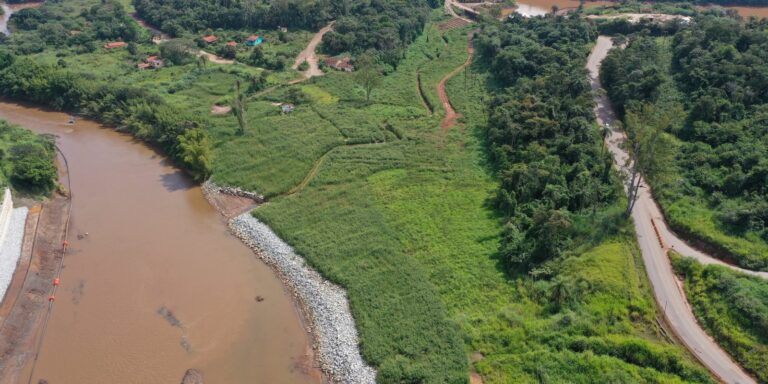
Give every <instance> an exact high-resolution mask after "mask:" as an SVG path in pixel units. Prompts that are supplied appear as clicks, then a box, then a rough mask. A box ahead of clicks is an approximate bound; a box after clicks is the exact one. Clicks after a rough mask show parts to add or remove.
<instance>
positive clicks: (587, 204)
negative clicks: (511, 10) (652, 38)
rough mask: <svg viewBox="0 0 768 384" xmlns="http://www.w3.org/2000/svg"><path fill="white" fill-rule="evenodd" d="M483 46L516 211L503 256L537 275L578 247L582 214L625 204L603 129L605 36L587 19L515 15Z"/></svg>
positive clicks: (507, 204) (495, 139)
mask: <svg viewBox="0 0 768 384" xmlns="http://www.w3.org/2000/svg"><path fill="white" fill-rule="evenodd" d="M515 19H516V20H515V22H512V23H506V24H504V26H503V27H502V28H501V29H498V30H496V29H495V27H490V28H489V30H487V31H486V33H484V34H482V35H481V37H480V38H479V39H478V40H477V46H478V49H479V52H480V54H481V57H482V58H483V60H486V61H487V62H488V64H489V66H490V68H491V70H492V73H494V74H495V77H496V80H497V81H498V82H499V83H501V84H503V85H505V86H507V87H508V88H506V91H504V92H500V93H498V94H497V95H496V96H495V97H494V98H493V100H491V102H490V111H489V114H490V117H489V120H490V121H489V127H488V130H487V132H486V134H487V139H488V143H489V146H490V148H491V153H492V157H493V160H494V161H495V162H496V164H497V167H498V169H499V171H498V173H499V177H500V178H501V188H500V189H499V193H498V197H497V199H496V205H497V206H498V208H499V209H500V210H501V211H502V212H504V213H505V214H506V215H507V225H506V227H505V233H504V244H503V249H502V253H503V254H504V255H505V256H506V259H507V261H508V262H509V263H510V264H511V265H512V266H513V267H514V268H516V269H523V270H526V271H527V270H530V269H532V268H535V267H537V266H539V265H540V264H541V263H543V262H545V261H547V260H549V259H553V258H557V257H558V256H559V255H561V254H563V253H565V252H567V250H568V249H569V248H572V244H570V243H571V240H572V237H573V235H574V228H573V220H574V216H575V215H589V214H592V213H594V211H595V209H597V208H599V207H602V206H605V205H607V204H611V203H612V202H614V201H616V199H617V196H618V191H617V189H616V183H615V180H614V179H612V175H613V174H612V172H611V160H610V157H608V154H607V153H606V152H605V151H604V150H602V149H601V146H600V144H599V143H600V134H599V132H598V130H596V129H595V128H594V123H593V120H594V116H593V112H592V105H593V103H592V96H591V93H590V87H589V84H588V83H587V77H586V75H585V72H584V69H583V68H584V62H585V60H586V54H587V50H586V49H585V47H586V46H587V44H589V43H590V42H591V41H593V40H594V39H595V38H596V36H597V34H596V31H595V30H594V28H593V27H592V26H591V25H590V24H588V23H586V22H584V21H582V20H580V19H579V18H569V19H563V20H561V21H560V22H559V23H557V24H555V25H556V27H554V28H553V25H552V23H548V22H546V21H543V20H541V19H524V18H522V17H520V16H516V17H515Z"/></svg>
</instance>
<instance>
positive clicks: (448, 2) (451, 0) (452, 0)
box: [443, 0, 477, 23]
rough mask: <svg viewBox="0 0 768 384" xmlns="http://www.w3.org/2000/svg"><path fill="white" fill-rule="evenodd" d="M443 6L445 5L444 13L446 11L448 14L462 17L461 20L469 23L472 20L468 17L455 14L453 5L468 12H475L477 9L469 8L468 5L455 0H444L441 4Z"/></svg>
mask: <svg viewBox="0 0 768 384" xmlns="http://www.w3.org/2000/svg"><path fill="white" fill-rule="evenodd" d="M443 7H445V13H447V14H448V15H451V16H453V17H457V18H459V19H462V20H464V21H466V22H470V23H471V22H472V20H470V19H468V18H466V17H464V16H462V15H459V14H457V13H456V10H454V8H453V7H456V8H459V9H461V10H462V11H464V12H465V13H466V12H469V13H472V14H477V11H475V10H474V9H472V8H470V7H468V6H466V5H464V4H462V3H460V2H458V1H456V0H445V3H444V4H443Z"/></svg>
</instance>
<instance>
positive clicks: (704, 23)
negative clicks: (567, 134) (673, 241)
mask: <svg viewBox="0 0 768 384" xmlns="http://www.w3.org/2000/svg"><path fill="white" fill-rule="evenodd" d="M766 23H767V22H766V21H750V22H748V23H746V24H740V23H738V22H737V21H735V20H732V19H728V18H715V17H704V18H701V19H699V20H698V21H697V22H696V23H694V24H693V25H691V26H690V27H688V28H684V29H682V30H680V31H679V32H677V33H676V34H675V35H674V38H673V39H672V41H671V44H670V43H669V40H662V41H665V42H666V43H664V44H663V45H659V43H658V41H656V40H654V39H650V38H647V37H636V38H634V39H632V41H631V42H630V44H629V46H628V47H627V49H625V50H614V51H613V52H612V53H611V54H610V55H609V56H608V58H606V60H605V62H604V63H603V67H602V68H603V69H602V73H601V77H602V80H603V83H604V84H606V86H607V88H608V93H609V95H610V97H611V99H612V100H613V102H614V104H615V105H616V106H617V107H618V109H619V111H620V112H622V113H623V112H625V111H627V110H630V109H634V110H640V105H641V104H655V105H656V106H657V107H665V106H668V105H670V104H677V105H680V106H681V107H682V109H683V110H684V113H683V114H681V116H680V117H679V120H678V121H676V122H674V123H673V124H672V125H671V126H669V127H668V129H667V130H668V132H669V133H671V134H673V135H674V136H675V137H676V138H677V139H679V141H680V142H679V148H678V152H677V156H676V161H675V164H670V165H671V166H672V165H674V166H676V168H677V170H678V171H679V176H678V177H677V178H675V179H673V180H670V181H668V182H667V183H663V184H660V183H655V185H654V186H655V187H656V190H655V193H656V194H657V196H658V197H659V198H660V200H661V202H662V205H663V207H664V210H665V212H666V213H667V215H668V216H669V220H670V222H671V223H672V225H673V226H675V227H676V229H678V230H680V231H682V232H685V233H687V234H690V235H693V236H694V237H696V238H698V239H701V240H704V241H707V242H709V243H711V244H710V245H711V246H712V247H713V248H715V249H714V250H715V251H718V252H719V253H721V254H723V256H724V257H729V258H733V259H735V261H737V262H738V263H739V264H740V265H742V266H745V267H747V268H754V269H766V268H768V159H767V158H766V156H765V154H766V153H768V131H766V130H765V124H766V121H767V120H766V116H768V114H766V113H767V112H768V96H766V95H768V77H766V75H765V73H764V72H765V68H768V56H766V54H765V53H766V52H768V33H766V32H765V28H766V25H767V24H766ZM657 109H658V108H657ZM643 118H648V116H643ZM650 176H651V178H652V176H653V175H650ZM652 181H653V180H652Z"/></svg>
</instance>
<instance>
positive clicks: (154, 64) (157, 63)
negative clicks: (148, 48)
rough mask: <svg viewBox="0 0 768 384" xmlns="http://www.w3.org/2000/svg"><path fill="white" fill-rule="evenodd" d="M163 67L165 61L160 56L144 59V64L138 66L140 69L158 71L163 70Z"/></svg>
mask: <svg viewBox="0 0 768 384" xmlns="http://www.w3.org/2000/svg"><path fill="white" fill-rule="evenodd" d="M163 65H165V60H163V59H161V58H160V57H158V56H149V57H147V58H146V59H144V62H143V63H139V64H136V67H137V68H139V69H150V68H152V69H158V68H162V67H163Z"/></svg>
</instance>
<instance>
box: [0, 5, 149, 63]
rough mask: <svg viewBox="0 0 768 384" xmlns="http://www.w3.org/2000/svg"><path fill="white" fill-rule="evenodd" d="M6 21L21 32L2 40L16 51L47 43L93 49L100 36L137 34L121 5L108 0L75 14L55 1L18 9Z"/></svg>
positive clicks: (42, 47) (127, 39)
mask: <svg viewBox="0 0 768 384" xmlns="http://www.w3.org/2000/svg"><path fill="white" fill-rule="evenodd" d="M10 23H11V24H12V25H13V27H14V28H16V29H18V30H20V31H23V32H24V33H13V34H11V35H10V36H9V37H8V38H7V41H6V45H7V46H9V47H11V48H12V49H13V50H14V51H15V52H16V53H17V54H32V53H38V52H42V51H44V50H45V49H46V47H47V46H50V47H56V48H63V47H73V48H75V49H76V51H77V52H80V53H83V52H93V51H95V50H96V49H97V47H98V41H100V40H121V41H125V42H132V41H137V40H138V39H139V38H140V35H141V34H140V27H139V26H138V25H137V24H136V22H135V21H134V20H133V19H132V18H131V17H130V16H129V15H128V14H127V13H126V12H125V8H124V7H123V5H122V4H120V3H119V2H117V1H112V0H106V1H104V2H101V3H98V4H95V5H93V6H91V7H89V8H83V9H82V10H81V11H80V13H79V14H78V15H77V17H72V16H71V15H68V14H66V13H65V12H64V8H63V7H62V6H61V5H58V4H57V5H56V6H46V7H40V8H27V9H22V10H20V11H18V12H16V13H14V14H13V15H12V16H11V20H10Z"/></svg>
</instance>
